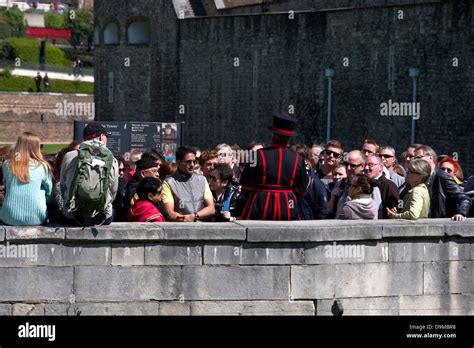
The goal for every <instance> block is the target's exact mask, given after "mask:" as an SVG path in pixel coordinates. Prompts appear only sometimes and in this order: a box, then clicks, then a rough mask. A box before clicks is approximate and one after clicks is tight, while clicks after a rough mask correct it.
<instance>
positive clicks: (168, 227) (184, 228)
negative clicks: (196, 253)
mask: <svg viewBox="0 0 474 348" xmlns="http://www.w3.org/2000/svg"><path fill="white" fill-rule="evenodd" d="M163 230H164V233H165V239H167V240H197V241H205V240H229V241H231V240H245V238H246V229H245V228H243V227H242V226H239V225H238V224H234V223H224V222H222V223H216V222H213V223H211V222H200V223H194V224H191V223H179V222H174V223H166V224H163Z"/></svg>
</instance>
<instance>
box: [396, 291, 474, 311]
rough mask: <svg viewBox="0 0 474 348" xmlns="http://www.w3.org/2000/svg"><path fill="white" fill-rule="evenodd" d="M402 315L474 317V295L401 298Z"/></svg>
mask: <svg viewBox="0 0 474 348" xmlns="http://www.w3.org/2000/svg"><path fill="white" fill-rule="evenodd" d="M399 308H400V315H471V316H472V315H474V294H450V295H423V296H400V298H399Z"/></svg>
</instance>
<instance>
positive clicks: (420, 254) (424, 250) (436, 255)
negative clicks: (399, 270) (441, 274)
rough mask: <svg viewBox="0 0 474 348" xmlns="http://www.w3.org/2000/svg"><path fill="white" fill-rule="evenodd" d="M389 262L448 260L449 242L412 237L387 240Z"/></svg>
mask: <svg viewBox="0 0 474 348" xmlns="http://www.w3.org/2000/svg"><path fill="white" fill-rule="evenodd" d="M388 253H389V259H390V262H419V261H439V260H449V244H448V243H445V242H443V241H441V240H438V239H412V240H404V241H395V240H394V241H390V242H389V252H388Z"/></svg>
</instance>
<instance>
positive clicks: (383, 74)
mask: <svg viewBox="0 0 474 348" xmlns="http://www.w3.org/2000/svg"><path fill="white" fill-rule="evenodd" d="M310 2H311V3H314V4H322V5H321V6H323V8H322V9H320V10H319V11H314V12H304V13H295V16H294V19H290V18H289V15H288V13H287V12H285V11H286V10H288V6H290V7H292V6H291V4H294V5H295V6H294V9H295V10H303V9H304V6H303V5H301V6H300V7H301V8H300V7H298V6H296V5H297V4H302V3H306V4H308V3H310ZM279 3H281V4H284V5H281V6H286V7H284V11H283V13H281V14H269V15H251V16H249V15H247V16H246V15H240V16H223V17H206V18H193V19H185V20H178V19H177V18H176V14H175V12H174V8H173V5H172V3H171V2H166V1H164V2H160V4H159V5H157V4H155V3H153V4H151V2H149V1H143V0H142V1H134V2H132V3H130V2H128V1H124V0H113V1H111V0H110V1H106V0H104V1H101V2H99V3H97V4H96V11H95V14H96V21H97V25H98V26H99V27H100V28H103V25H104V24H105V23H106V22H107V21H109V20H111V19H116V20H117V21H118V23H119V24H120V33H121V38H125V32H126V23H127V21H128V20H129V19H130V18H132V17H134V16H145V17H148V18H150V23H151V30H152V41H151V43H150V45H148V46H140V47H134V46H130V45H126V44H125V43H124V42H122V43H121V44H120V45H113V46H104V45H101V46H100V47H97V49H96V50H95V52H96V62H97V66H96V72H95V81H96V83H97V84H98V85H97V93H96V104H97V107H98V117H99V118H100V119H103V120H131V119H134V120H145V121H153V120H156V119H160V120H164V121H172V122H181V121H183V122H186V127H185V130H186V142H187V143H188V144H189V145H196V146H200V147H213V146H215V145H216V144H218V143H221V142H228V143H231V144H233V143H238V144H240V145H242V146H245V145H246V144H248V143H249V142H250V141H252V140H255V139H258V140H262V141H269V140H270V135H269V132H268V131H267V128H266V127H267V126H268V125H269V124H270V123H271V117H272V114H273V113H274V112H282V111H287V112H288V111H294V113H295V116H296V117H297V118H298V119H299V127H298V128H299V129H298V133H299V136H298V137H297V138H296V139H295V141H296V142H305V143H308V144H310V143H312V142H313V141H315V142H323V141H325V137H326V115H327V78H326V77H325V69H326V68H329V67H332V68H334V69H335V77H334V84H333V88H334V93H333V101H334V108H333V127H332V133H331V134H332V137H333V138H337V139H340V140H341V141H343V143H344V144H345V145H346V147H347V149H349V150H350V149H356V148H360V146H361V144H362V141H363V139H365V138H374V139H377V140H378V141H379V142H381V143H382V144H384V145H386V144H389V145H393V146H394V147H395V148H396V150H397V153H398V154H400V153H401V152H402V151H404V150H406V148H407V146H408V145H409V143H410V135H411V118H410V117H386V116H385V117H384V116H381V106H380V105H381V104H382V103H384V102H388V101H389V100H393V101H396V102H411V101H412V79H411V78H410V77H409V74H408V71H409V69H410V68H411V67H418V68H420V70H421V76H420V78H419V81H418V101H419V102H420V109H421V110H420V119H419V120H418V121H417V122H416V123H417V129H416V141H417V142H420V143H425V144H429V145H432V146H433V147H434V149H435V150H436V151H437V152H438V153H440V154H449V155H451V156H455V157H457V158H458V159H459V161H460V164H461V165H462V167H463V169H464V170H465V172H467V173H471V174H472V173H473V172H474V162H473V160H474V159H473V157H472V156H471V155H470V154H471V152H472V149H473V148H474V146H473V140H472V139H473V137H472V136H471V134H469V131H468V129H471V128H473V126H474V123H473V122H474V118H472V114H473V103H472V102H471V99H472V91H473V90H474V78H473V77H474V66H473V64H472V62H474V56H473V51H472V49H471V44H470V42H472V36H473V32H474V29H473V28H474V24H473V23H474V21H473V14H474V4H473V3H472V2H471V1H467V0H459V1H442V2H431V1H430V2H426V1H424V0H420V1H408V0H407V1H405V0H400V1H398V0H397V1H395V0H394V1H392V0H386V1H385V0H384V1H382V0H380V1H379V0H374V1H370V2H362V1H357V2H352V1H350V3H351V4H353V3H355V4H357V5H354V6H353V7H352V8H346V9H345V10H340V9H338V10H326V9H324V8H327V7H328V6H329V4H330V3H331V4H334V6H333V7H339V6H341V7H345V6H348V4H349V1H345V0H338V1H337V2H333V1H332V0H331V1H329V0H328V1H322V2H312V1H306V0H305V1H303V0H298V1H296V0H295V1H285V2H275V3H273V4H270V5H269V6H272V7H271V8H272V9H274V10H277V9H278V6H280V5H279ZM364 3H369V5H373V6H372V7H364V8H363V7H359V6H362V5H363V4H364ZM318 6H319V5H318ZM257 7H258V8H260V7H261V6H257ZM309 8H311V9H313V8H312V7H309ZM236 9H238V8H236ZM240 9H245V7H243V8H240ZM315 10H318V8H315ZM399 11H402V14H401V13H400V12H399ZM126 58H130V59H131V65H130V67H125V66H124V60H125V59H126ZM454 58H457V59H458V63H457V66H453V63H454V62H453V59H454ZM236 59H238V63H236V62H237V61H236ZM110 73H113V76H114V79H113V81H112V82H113V83H112V85H113V93H114V99H113V102H109V99H108V92H109V89H108V87H109V84H108V83H109V82H110V79H109V74H110Z"/></svg>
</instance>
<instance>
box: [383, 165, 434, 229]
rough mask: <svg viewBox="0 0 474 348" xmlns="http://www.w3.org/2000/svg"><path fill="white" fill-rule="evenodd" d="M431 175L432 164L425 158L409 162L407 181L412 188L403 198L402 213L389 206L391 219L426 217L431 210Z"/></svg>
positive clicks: (388, 213) (388, 210)
mask: <svg viewBox="0 0 474 348" xmlns="http://www.w3.org/2000/svg"><path fill="white" fill-rule="evenodd" d="M430 176H431V166H430V164H429V163H428V162H427V161H425V160H423V159H414V160H411V161H410V162H409V163H408V175H407V178H406V182H407V184H408V185H410V187H411V189H410V190H409V191H408V192H407V194H406V195H405V197H404V199H403V208H402V211H401V212H400V213H398V212H397V208H396V207H394V208H392V209H389V208H387V215H388V217H389V218H391V219H408V220H417V219H426V218H428V215H429V212H430V194H429V191H428V186H427V184H428V181H429V180H430Z"/></svg>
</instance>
